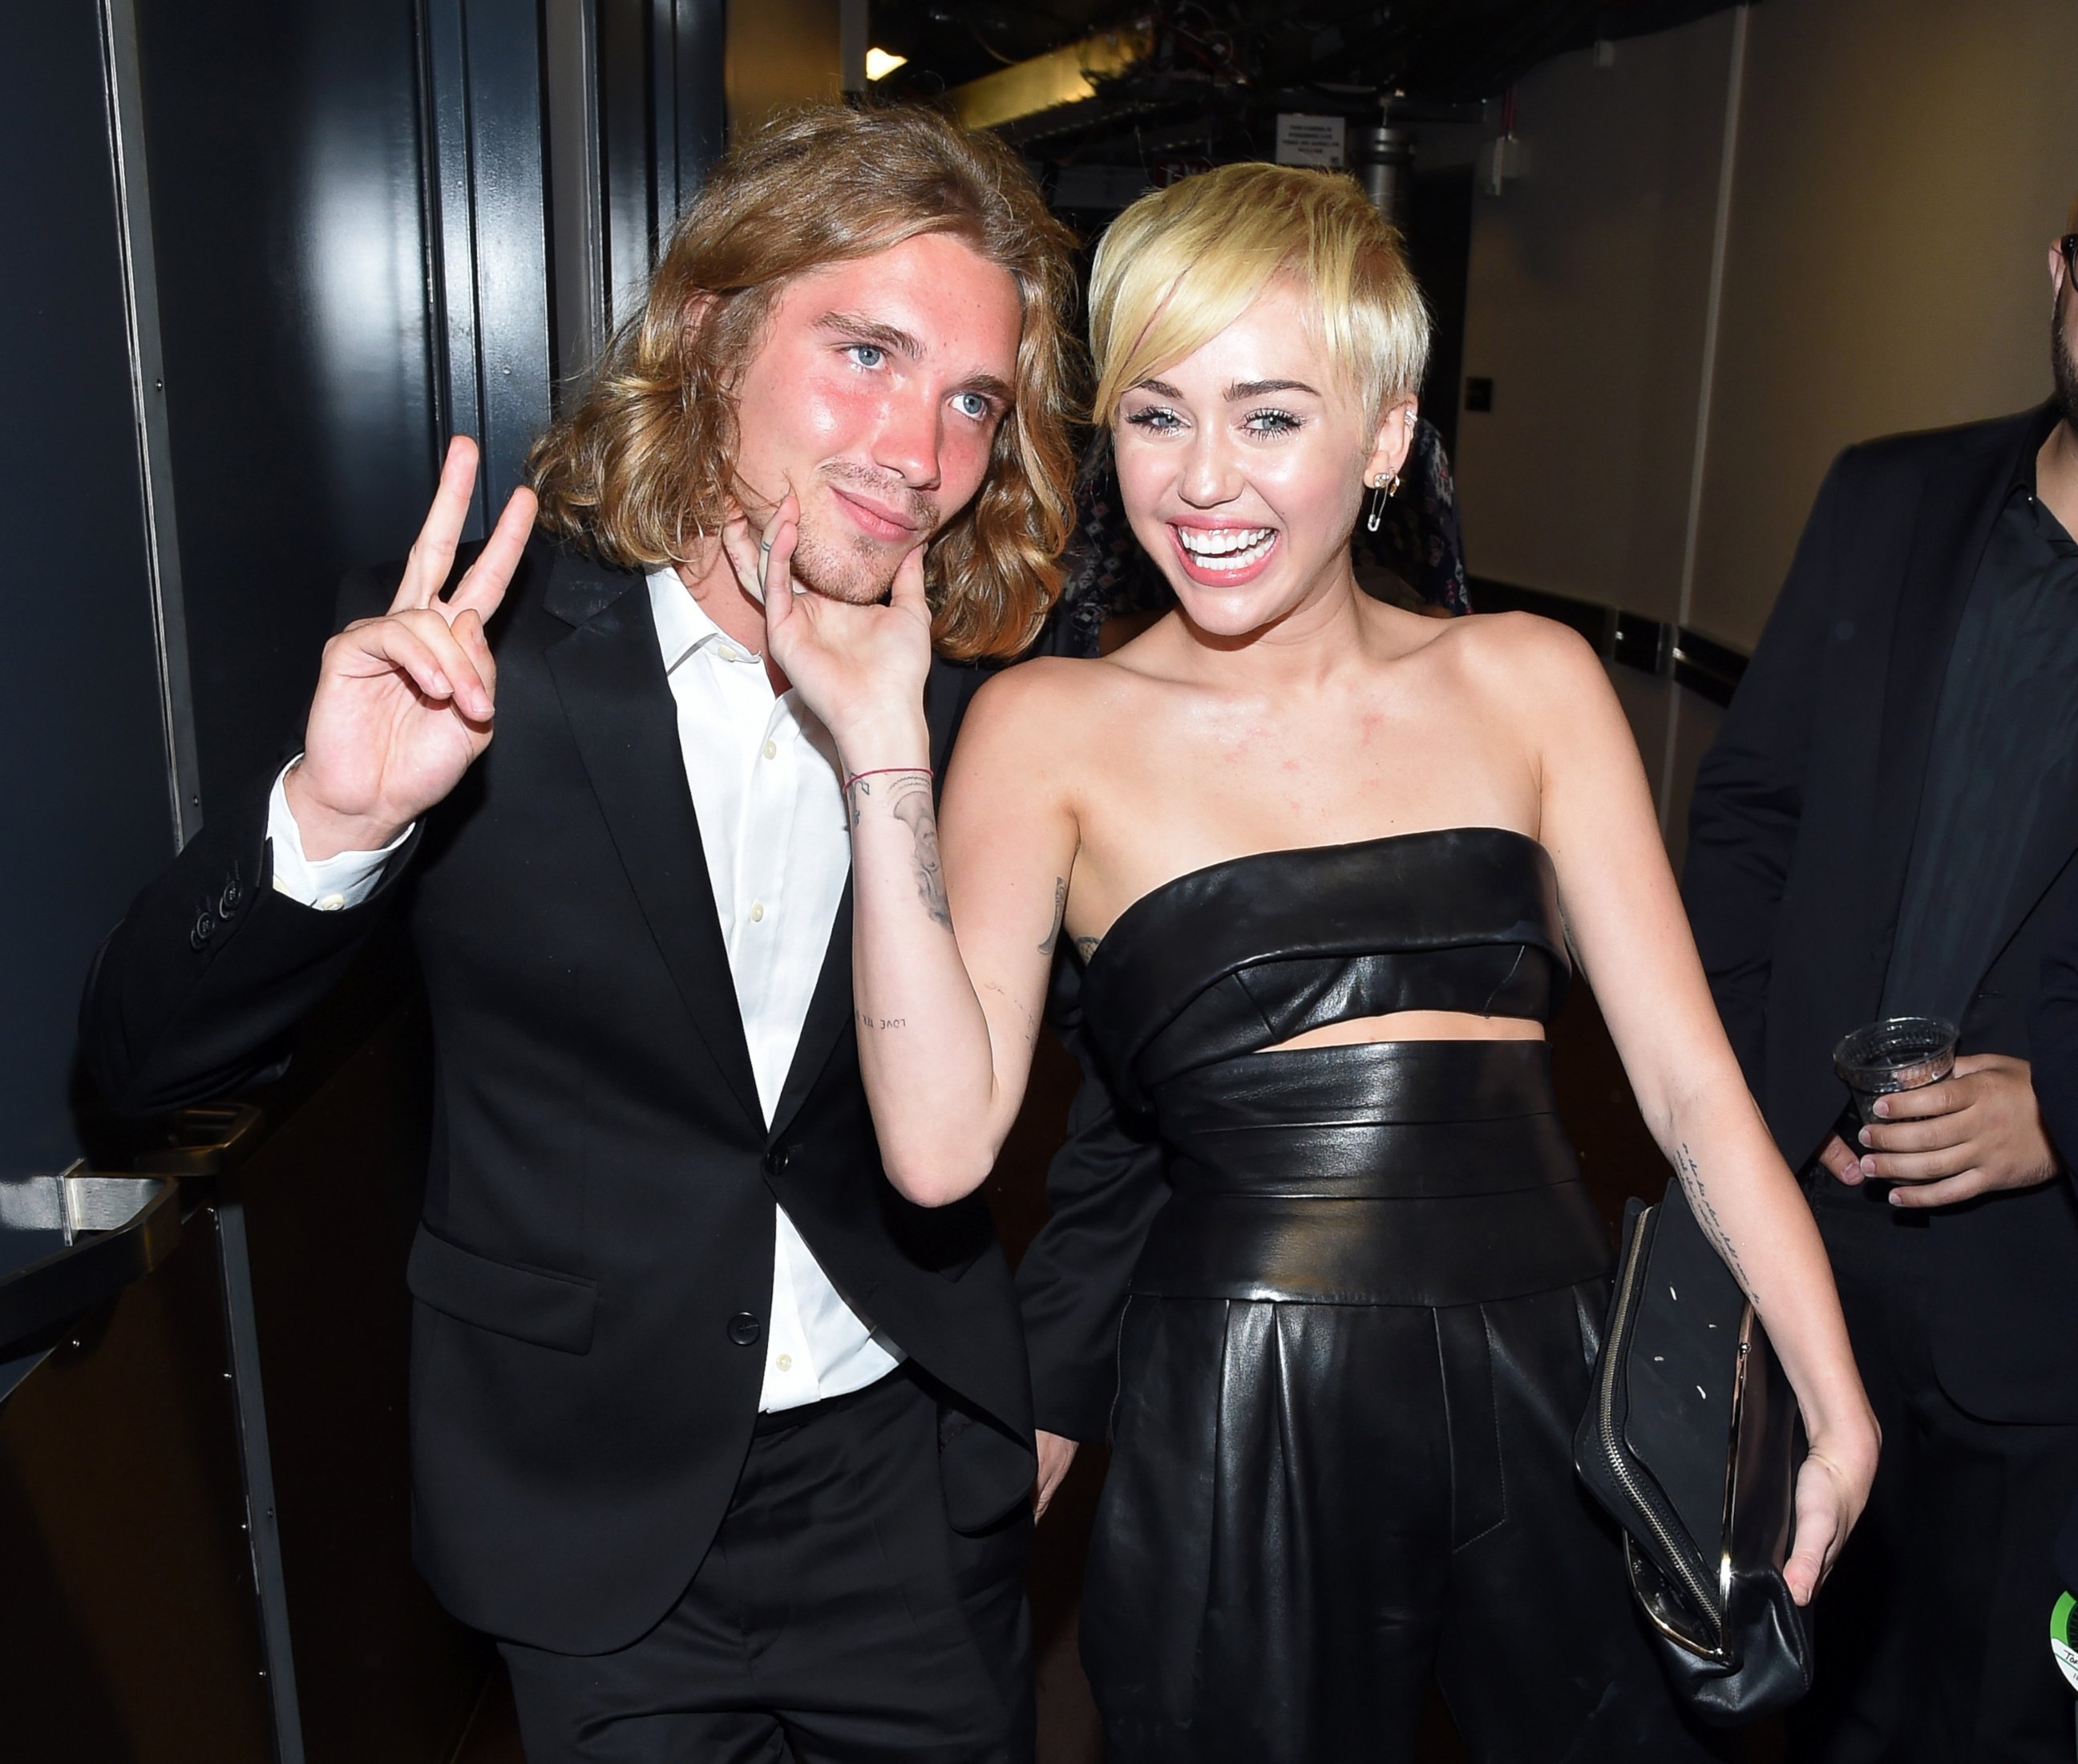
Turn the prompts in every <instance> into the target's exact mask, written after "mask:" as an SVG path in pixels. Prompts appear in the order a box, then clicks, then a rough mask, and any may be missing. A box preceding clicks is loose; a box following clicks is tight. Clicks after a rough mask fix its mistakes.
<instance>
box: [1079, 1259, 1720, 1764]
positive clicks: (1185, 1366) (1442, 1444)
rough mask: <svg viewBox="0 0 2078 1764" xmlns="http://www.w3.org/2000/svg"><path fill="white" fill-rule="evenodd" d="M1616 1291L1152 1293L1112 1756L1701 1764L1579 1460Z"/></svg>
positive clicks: (1294, 1762)
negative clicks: (1386, 1298)
mask: <svg viewBox="0 0 2078 1764" xmlns="http://www.w3.org/2000/svg"><path fill="white" fill-rule="evenodd" d="M1608 1292H1609V1283H1608V1282H1607V1281H1604V1280H1596V1281H1589V1282H1588V1283H1586V1284H1585V1285H1581V1286H1579V1287H1566V1288H1561V1289H1558V1290H1555V1291H1552V1292H1547V1293H1540V1294H1534V1295H1533V1296H1530V1297H1527V1298H1509V1299H1502V1300H1498V1301H1494V1302H1487V1303H1483V1304H1467V1305H1454V1306H1447V1307H1444V1308H1442V1309H1437V1310H1430V1309H1428V1308H1426V1307H1424V1306H1411V1305H1316V1304H1291V1303H1270V1302H1259V1301H1237V1300H1229V1299H1221V1298H1147V1297H1142V1296H1138V1295H1136V1296H1135V1297H1134V1298H1133V1300H1132V1302H1131V1303H1130V1304H1129V1306H1127V1308H1126V1314H1125V1328H1124V1331H1123V1335H1122V1337H1121V1340H1120V1359H1119V1395H1118V1405H1117V1409H1116V1414H1115V1418H1114V1427H1113V1444H1112V1459H1111V1472H1110V1475H1109V1477H1108V1479H1107V1480H1106V1482H1105V1484H1104V1501H1103V1505H1102V1507H1100V1510H1099V1513H1098V1516H1097V1529H1096V1535H1095V1538H1094V1540H1092V1542H1091V1548H1090V1567H1089V1578H1088V1581H1087V1584H1086V1586H1085V1588H1084V1591H1083V1624H1082V1641H1083V1663H1084V1665H1085V1666H1087V1669H1088V1671H1089V1676H1090V1682H1091V1687H1092V1688H1093V1689H1094V1690H1095V1693H1096V1699H1097V1705H1098V1707H1099V1708H1100V1709H1101V1710H1102V1712H1103V1714H1104V1737H1105V1741H1106V1745H1107V1751H1106V1757H1107V1758H1108V1760H1109V1764H1412V1761H1413V1760H1414V1758H1415V1756H1416V1754H1415V1743H1416V1737H1417V1728H1418V1727H1419V1725H1420V1722H1421V1708H1422V1703H1423V1701H1424V1699H1425V1697H1426V1695H1427V1693H1428V1688H1429V1680H1430V1678H1431V1676H1432V1674H1433V1676H1434V1677H1435V1678H1437V1679H1438V1680H1440V1682H1441V1683H1442V1688H1443V1693H1444V1695H1445V1696H1446V1699H1448V1701H1449V1703H1450V1712H1451V1714H1452V1716H1454V1718H1455V1720H1456V1721H1457V1724H1458V1729H1459V1731H1460V1732H1461V1733H1463V1736H1464V1738H1465V1741H1466V1743H1467V1748H1468V1749H1469V1750H1470V1751H1471V1755H1472V1756H1473V1758H1476V1759H1478V1760H1479V1761H1480V1764H1613V1761H1616V1760H1633V1761H1636V1764H1680V1761H1684V1760H1701V1759H1705V1758H1709V1756H1710V1755H1711V1753H1710V1750H1709V1746H1708V1744H1707V1742H1706V1741H1705V1740H1704V1739H1703V1737H1701V1736H1700V1734H1699V1733H1697V1732H1696V1731H1695V1730H1694V1729H1692V1728H1690V1727H1689V1726H1688V1724H1687V1722H1686V1721H1685V1720H1684V1719H1683V1717H1682V1716H1681V1715H1680V1712H1678V1711H1677V1709H1676V1708H1675V1703H1674V1699H1673V1696H1672V1695H1671V1692H1670V1691H1669V1690H1668V1687H1667V1681H1666V1678H1665V1676H1664V1674H1663V1673H1662V1671H1661V1670H1660V1666H1659V1661H1658V1660H1657V1658H1655V1657H1654V1655H1653V1653H1652V1651H1651V1649H1650V1645H1649V1644H1648V1641H1647V1639H1646V1634H1645V1632H1644V1628H1643V1624H1642V1620H1640V1618H1639V1616H1638V1613H1637V1611H1635V1610H1634V1608H1633V1606H1632V1602H1631V1598H1630V1593H1629V1586H1628V1583H1627V1582H1626V1580H1625V1574H1624V1567H1623V1559H1622V1556H1621V1549H1620V1545H1619V1544H1618V1541H1617V1537H1616V1536H1615V1534H1614V1533H1613V1531H1612V1530H1611V1528H1609V1526H1608V1525H1606V1524H1604V1523H1603V1522H1602V1520H1601V1519H1600V1517H1599V1516H1598V1515H1596V1514H1595V1513H1594V1512H1593V1511H1592V1509H1591V1508H1590V1507H1589V1505H1588V1499H1587V1497H1586V1495H1585V1494H1584V1493H1583V1491H1582V1490H1581V1489H1580V1486H1579V1481H1578V1479H1577V1478H1575V1475H1574V1473H1573V1459H1572V1434H1573V1428H1574V1424H1575V1422H1576V1421H1577V1420H1578V1419H1579V1415H1580V1412H1581V1411H1582V1409H1583V1408H1584V1407H1585V1406H1586V1403H1587V1401H1588V1371H1589V1365H1588V1346H1589V1344H1590V1342H1591V1341H1592V1340H1593V1339H1594V1338H1595V1336H1596V1335H1598V1333H1599V1331H1600V1323H1601V1315H1602V1309H1603V1306H1604V1303H1605V1302H1606V1301H1607V1298H1608Z"/></svg>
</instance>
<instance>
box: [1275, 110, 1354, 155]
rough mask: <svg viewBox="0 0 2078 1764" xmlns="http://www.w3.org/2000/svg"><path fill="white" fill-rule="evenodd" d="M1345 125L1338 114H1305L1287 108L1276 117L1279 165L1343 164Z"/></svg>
mask: <svg viewBox="0 0 2078 1764" xmlns="http://www.w3.org/2000/svg"><path fill="white" fill-rule="evenodd" d="M1345 129H1346V124H1345V123H1343V120H1342V118H1341V117H1339V116H1305V115H1300V114H1299V113H1298V112H1296V111H1285V112H1284V113H1283V114H1282V115H1279V117H1278V119H1277V163H1278V164H1279V165H1342V163H1343V155H1342V144H1343V140H1344V134H1345Z"/></svg>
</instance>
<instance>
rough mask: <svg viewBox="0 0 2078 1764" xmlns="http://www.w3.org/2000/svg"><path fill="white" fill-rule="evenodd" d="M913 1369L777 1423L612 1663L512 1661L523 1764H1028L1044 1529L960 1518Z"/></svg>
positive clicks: (929, 1403)
mask: <svg viewBox="0 0 2078 1764" xmlns="http://www.w3.org/2000/svg"><path fill="white" fill-rule="evenodd" d="M937 1450H938V1436H937V1402H936V1401H935V1400H934V1399H933V1397H932V1396H931V1395H930V1394H929V1393H928V1391H927V1390H925V1389H924V1388H923V1386H921V1385H920V1382H918V1381H917V1379H916V1378H915V1377H913V1376H912V1375H911V1374H910V1373H909V1372H908V1370H907V1369H903V1370H900V1371H897V1372H895V1373H891V1374H890V1375H889V1376H888V1377H886V1378H883V1380H881V1381H880V1382H878V1384H875V1385H873V1386H870V1387H869V1388H867V1389H866V1390H862V1391H858V1392H855V1393H854V1394H852V1395H850V1396H846V1397H838V1398H832V1400H830V1401H829V1402H821V1403H816V1404H814V1405H812V1407H809V1408H807V1409H803V1410H796V1411H784V1412H782V1413H780V1414H778V1415H766V1416H762V1417H761V1418H760V1420H759V1423H758V1428H757V1435H756V1436H755V1437H754V1439H753V1440H752V1443H751V1448H750V1452H749V1457H748V1458H747V1459H746V1460H745V1464H744V1467H743V1473H742V1475H741V1478H739V1479H738V1481H737V1483H736V1495H735V1499H733V1501H732V1503H731V1504H730V1507H729V1510H728V1515H727V1516H726V1517H725V1518H724V1519H723V1521H722V1525H721V1529H720V1531H719V1532H717V1533H716V1536H715V1540H714V1543H713V1545H712V1546H711V1548H710V1549H708V1551H707V1556H706V1558H705V1559H704V1560H703V1561H702V1562H701V1564H700V1567H699V1573H698V1574H695V1576H694V1577H693V1582H692V1584H691V1586H688V1587H687V1588H686V1591H685V1595H684V1596H683V1597H682V1599H680V1600H679V1601H678V1604H677V1605H676V1606H675V1607H674V1608H673V1609H672V1610H671V1611H670V1612H669V1613H668V1614H667V1615H666V1616H665V1617H664V1619H663V1620H662V1621H661V1622H660V1623H659V1624H657V1627H656V1628H654V1629H653V1630H651V1631H650V1632H649V1634H647V1635H646V1636H645V1637H642V1638H641V1640H640V1641H636V1642H635V1643H633V1644H632V1645H630V1646H628V1647H625V1648H623V1649H620V1651H619V1652H617V1653H608V1654H594V1655H581V1656H580V1655H568V1654H556V1653H545V1652H544V1651H543V1650H541V1649H538V1648H525V1647H520V1646H519V1645H515V1644H513V1643H510V1642H506V1643H501V1644H500V1645H499V1651H500V1652H501V1653H503V1655H504V1657H505V1663H506V1666H507V1668H508V1669H509V1670H510V1671H511V1675H512V1690H513V1695H514V1699H515V1702H516V1703H517V1704H518V1707H519V1728H520V1734H521V1737H522V1739H523V1740H524V1743H525V1745H526V1750H527V1758H528V1764H782V1761H784V1760H787V1759H788V1758H794V1759H798V1760H799V1764H1005V1761H1007V1764H1024V1761H1026V1760H1029V1758H1030V1757H1031V1755H1032V1747H1033V1709H1032V1700H1031V1699H1032V1691H1031V1685H1032V1671H1031V1642H1030V1635H1029V1622H1028V1619H1027V1616H1026V1611H1025V1605H1024V1562H1025V1557H1026V1554H1027V1552H1028V1549H1029V1544H1030V1540H1031V1532H1032V1523H1031V1518H1030V1515H1029V1514H1028V1513H1026V1512H1025V1511H1024V1510H1023V1509H1022V1508H1021V1507H1020V1509H1019V1511H1017V1512H1016V1513H1015V1514H1013V1515H1011V1516H1010V1517H1009V1518H1008V1519H1006V1520H1004V1522H1003V1523H1002V1524H999V1525H998V1526H997V1527H995V1528H994V1529H993V1530H992V1531H991V1532H988V1533H987V1534H985V1535H983V1536H971V1537H970V1536H963V1535H962V1534H961V1533H959V1532H954V1531H953V1529H952V1528H951V1527H950V1526H949V1525H948V1524H946V1523H945V1502H944V1496H943V1494H942V1493H941V1490H940V1487H939V1482H938V1463H937Z"/></svg>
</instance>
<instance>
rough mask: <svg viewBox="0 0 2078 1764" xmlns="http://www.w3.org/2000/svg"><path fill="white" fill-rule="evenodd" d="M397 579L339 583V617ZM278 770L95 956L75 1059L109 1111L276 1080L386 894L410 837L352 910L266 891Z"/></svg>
mask: <svg viewBox="0 0 2078 1764" xmlns="http://www.w3.org/2000/svg"><path fill="white" fill-rule="evenodd" d="M396 574H397V572H396V571H394V570H390V571H360V572H357V573H356V574H355V575H353V576H350V577H348V579H347V582H346V583H345V585H344V587H343V588H342V589H341V591H340V608H339V610H340V615H341V617H340V623H342V624H344V623H346V622H348V621H349V620H351V619H353V618H355V617H364V616H365V615H366V614H367V613H368V612H370V611H373V610H379V608H381V607H382V606H383V605H384V604H386V602H387V600H388V598H389V591H390V583H394V580H395V577H396ZM292 751H293V750H292ZM287 757H288V755H286V754H285V755H282V759H283V760H286V759H287ZM278 770H279V764H278V763H277V765H276V766H275V767H270V768H269V771H268V772H267V773H266V775H264V776H262V777H261V778H258V779H257V780H253V781H252V782H251V783H250V784H248V785H247V786H246V787H245V788H244V789H242V790H241V791H240V792H238V794H237V795H236V797H235V798H234V799H233V800H232V802H231V804H230V805H229V807H228V808H227V809H224V810H221V811H219V813H218V814H217V815H215V816H214V817H212V818H211V821H209V823H208V825H207V826H205V827H204V828H203V829H202V831H201V832H200V833H199V834H197V835H196V836H195V837H194V838H193V839H191V840H190V841H189V842H188V843H187V846H186V848H185V849H184V850H183V851H182V853H181V855H180V856H179V857H178V858H177V859H175V860H174V861H173V867H171V868H170V869H169V870H168V871H167V872H165V874H164V875H163V876H160V877H159V879H158V880H156V881H155V882H153V883H152V884H150V885H149V886H148V887H147V888H145V889H144V892H142V893H140V895H139V896H138V897H137V898H136V900H135V901H132V902H131V905H130V909H129V911H128V912H127V913H125V914H124V915H123V922H121V923H120V924H119V925H118V926H116V927H115V930H113V931H111V933H110V934H109V935H108V937H107V938H106V941H105V942H104V943H102V946H101V948H100V951H98V953H97V954H96V955H95V956H94V964H93V966H92V967H91V968H90V969H89V971H88V973H87V979H86V995H85V997H84V998H83V999H82V1001H81V1006H80V1048H81V1055H82V1057H83V1059H84V1060H85V1061H86V1068H87V1071H88V1072H89V1073H90V1075H91V1076H92V1077H93V1079H94V1083H95V1085H96V1086H97V1087H98V1089H99V1090H100V1092H101V1094H102V1097H103V1098H104V1100H105V1101H107V1102H108V1104H109V1105H110V1106H111V1107H112V1108H114V1109H115V1110H118V1111H119V1112H120V1113H122V1114H156V1113H159V1112H161V1111H163V1110H168V1109H173V1108H178V1107H180V1106H182V1105H184V1104H186V1103H190V1102H199V1101H207V1099H209V1098H211V1097H220V1096H224V1095H227V1094H228V1093H232V1092H233V1091H236V1090H240V1089H245V1088H247V1087H248V1086H250V1085H254V1084H257V1083H262V1082H265V1081H267V1080H269V1079H270V1078H273V1077H277V1076H280V1074H281V1072H282V1070H283V1069H284V1068H286V1064H287V1059H286V1041H287V1038H288V1035H289V1032H290V1030H291V1029H293V1028H294V1026H295V1024H296V1022H297V1020H298V1018H301V1017H302V1016H303V1014H304V1013H305V1012H307V1010H309V1009H311V1006H313V1005H315V1004H316V1003H317V1002H318V1001H319V1000H320V999H321V998H323V997H324V995H325V993H327V992H328V991H329V990H330V989H331V988H332V984H333V983H334V982H335V981H336V980H337V979H338V978H339V976H340V974H341V973H342V972H344V970H345V968H347V966H348V964H350V963H351V961H352V960H353V955H354V953H355V951H357V950H358V949H359V948H360V947H361V944H362V943H363V942H365V939H366V938H367V936H368V934H369V932H370V931H371V930H373V928H374V926H375V924H376V923H377V922H378V919H379V918H381V917H382V915H383V913H386V911H387V910H388V907H389V904H390V901H393V900H394V898H395V896H396V892H397V891H396V888H395V885H394V884H395V883H396V880H397V879H398V876H400V875H401V874H402V873H403V871H404V869H405V868H406V867H407V865H408V863H409V862H410V860H411V856H412V855H413V854H414V853H415V851H416V850H417V848H418V844H419V841H418V838H417V835H416V834H414V835H413V837H412V838H411V839H409V840H407V842H405V844H404V845H403V846H402V847H400V848H399V850H398V851H397V852H396V853H395V854H394V855H393V856H392V857H391V858H390V861H389V862H388V863H387V864H386V865H385V867H384V870H383V874H382V880H381V882H380V883H379V884H378V886H377V888H376V890H375V892H373V895H371V896H370V897H369V899H368V900H367V901H365V902H364V903H363V904H362V905H360V906H357V907H353V908H349V909H347V910H345V911H343V912H336V913H320V912H319V911H317V910H315V909H314V908H311V907H307V906H304V905H301V904H300V903H298V902H297V901H292V900H290V899H289V898H288V897H286V895H282V894H278V893H277V892H275V891H274V888H273V874H272V862H271V858H270V855H269V850H268V845H267V837H266V830H267V798H268V796H269V792H270V791H271V790H272V788H273V779H274V775H275V772H276V771H278Z"/></svg>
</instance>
